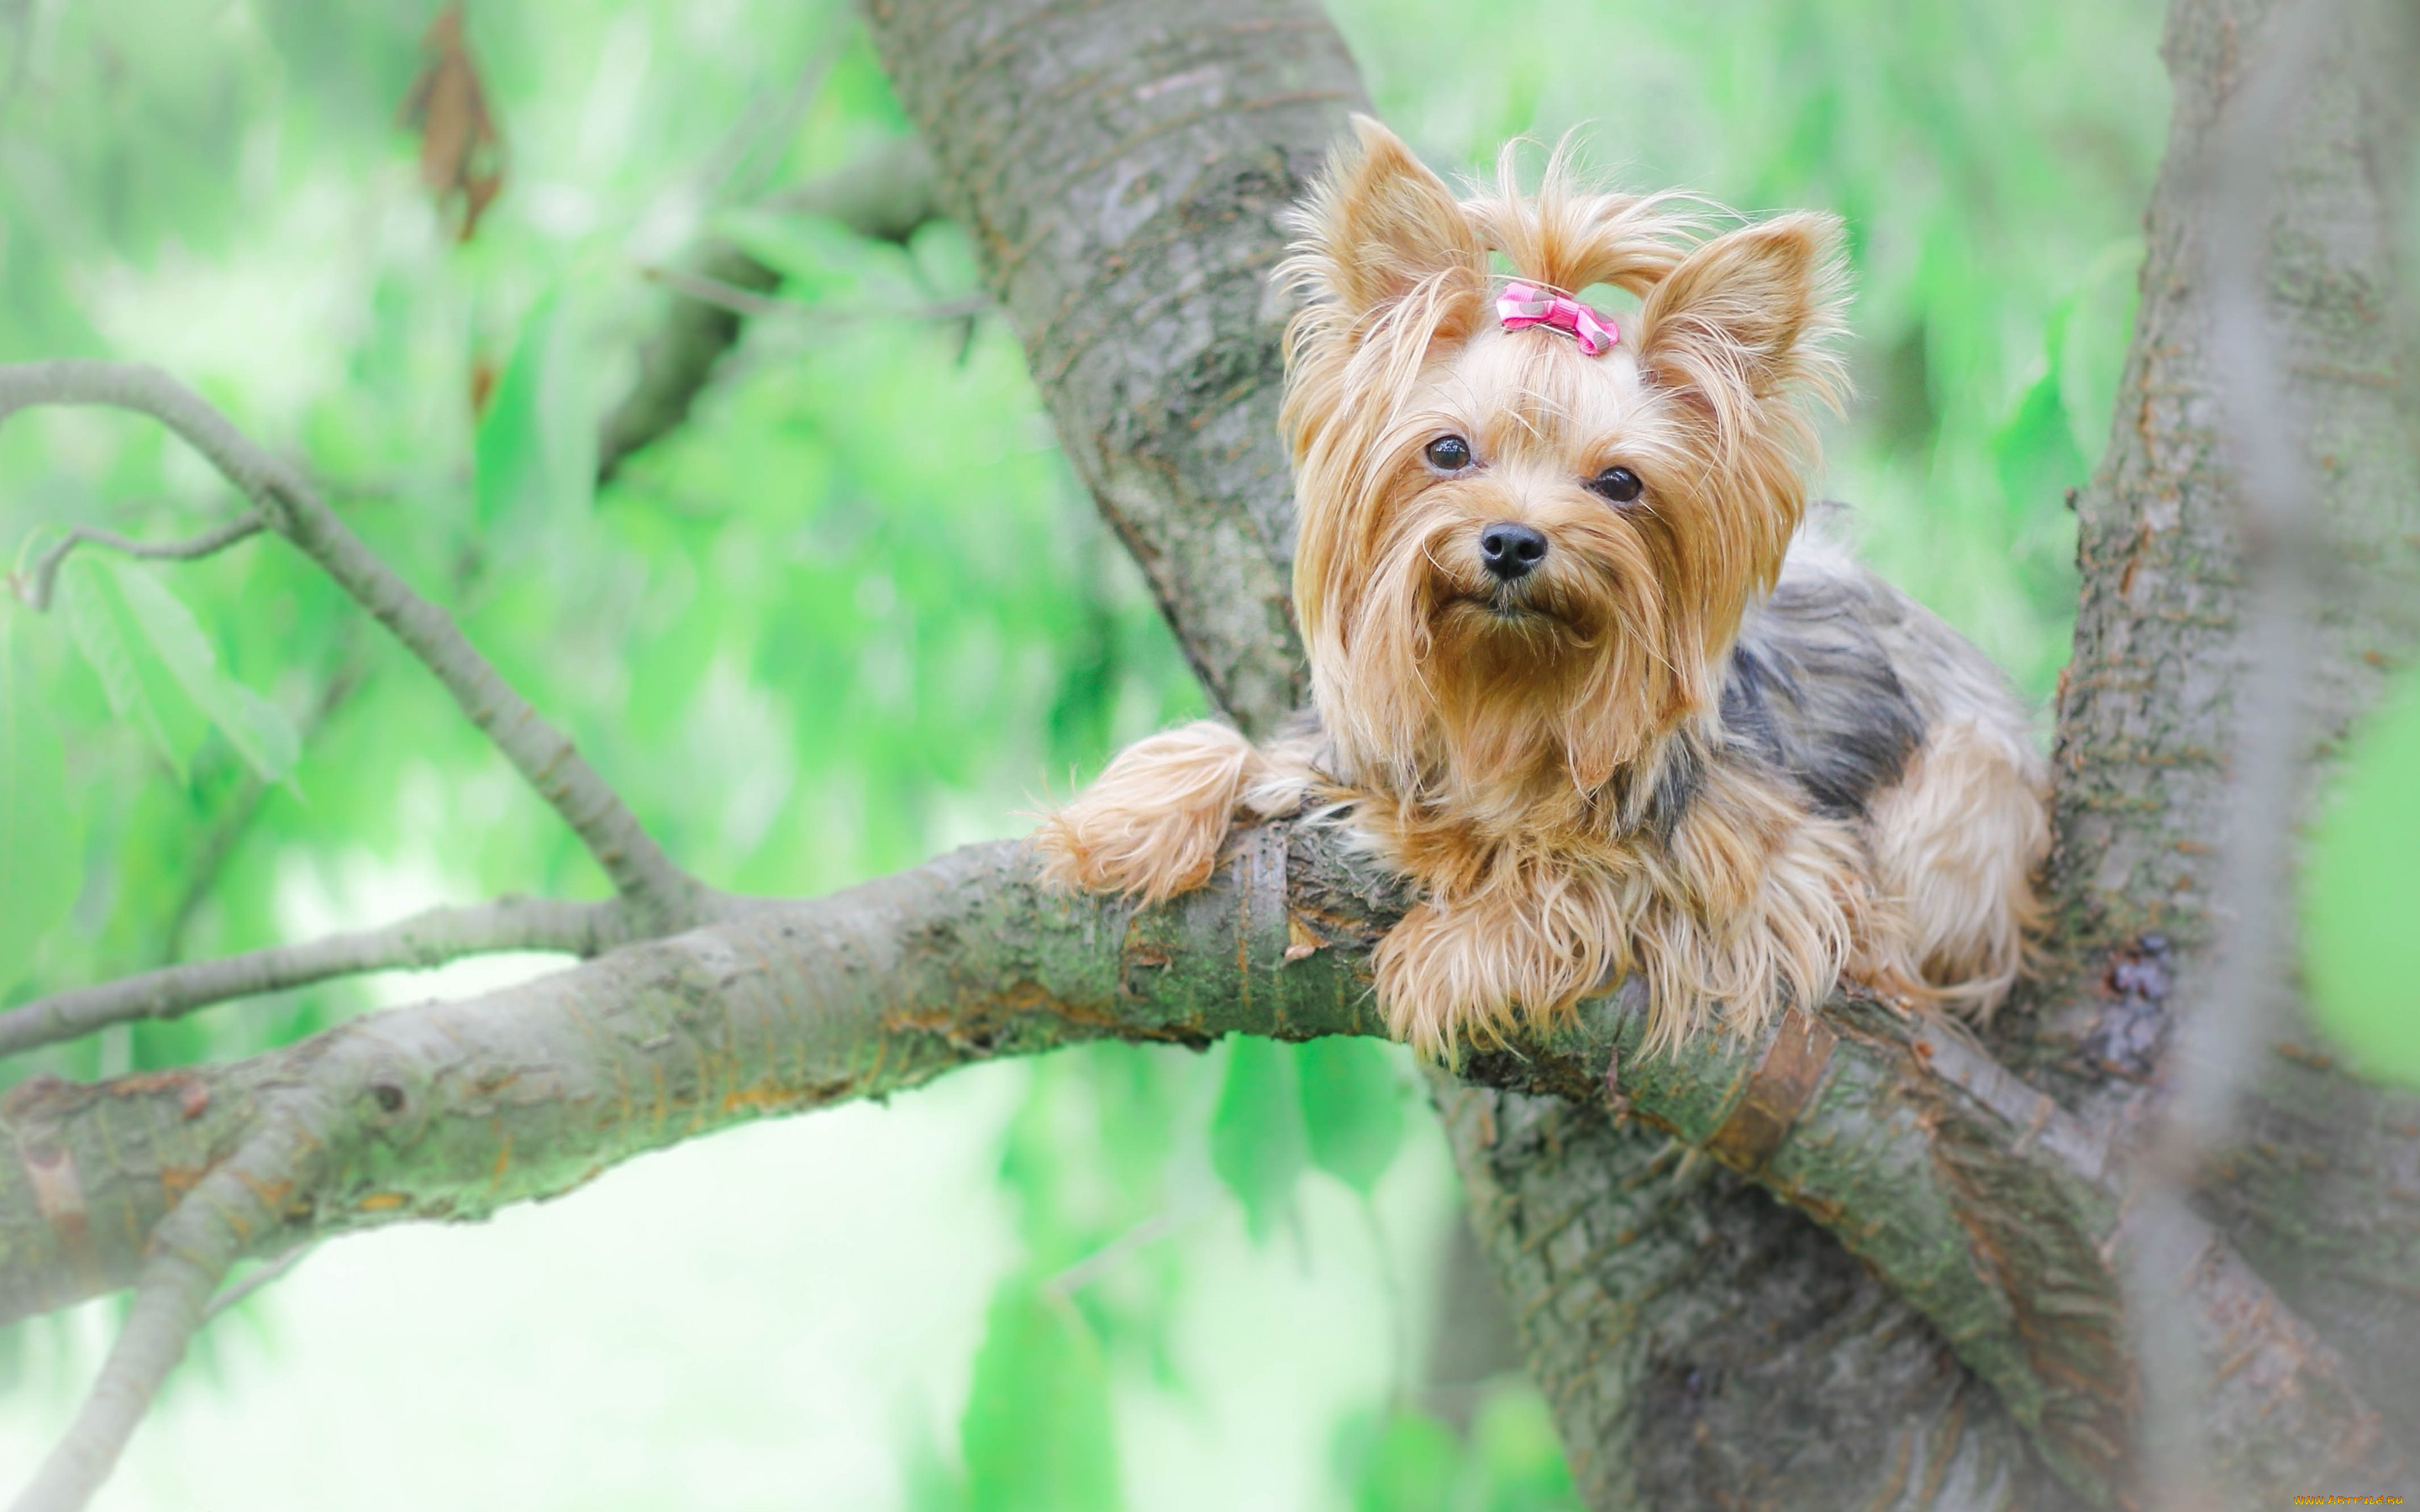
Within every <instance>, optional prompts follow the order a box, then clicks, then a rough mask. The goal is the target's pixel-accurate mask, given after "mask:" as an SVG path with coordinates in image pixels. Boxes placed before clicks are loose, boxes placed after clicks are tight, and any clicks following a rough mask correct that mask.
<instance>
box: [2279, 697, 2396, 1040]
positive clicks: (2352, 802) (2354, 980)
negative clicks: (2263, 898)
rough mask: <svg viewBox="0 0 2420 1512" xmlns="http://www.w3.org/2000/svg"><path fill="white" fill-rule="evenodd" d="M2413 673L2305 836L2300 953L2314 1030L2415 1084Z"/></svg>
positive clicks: (2364, 737)
mask: <svg viewBox="0 0 2420 1512" xmlns="http://www.w3.org/2000/svg"><path fill="white" fill-rule="evenodd" d="M2414 898H2420V666H2415V667H2413V668H2411V669H2408V670H2406V671H2404V672H2403V673H2402V675H2401V676H2400V677H2399V678H2398V679H2397V683H2396V686H2395V687H2394V689H2393V690H2392V691H2391V692H2390V693H2389V695H2388V696H2387V698H2386V700H2385V701H2384V702H2381V704H2380V706H2379V708H2378V710H2377V711H2376V712H2375V713H2374V714H2373V715H2372V716H2371V717H2370V720H2369V723H2368V725H2367V727H2366V729H2364V730H2363V731H2361V732H2360V733H2359V734H2358V735H2356V736H2355V738H2354V739H2353V741H2352V743H2351V745H2350V749H2349V751H2348V753H2347V756H2346V761H2345V765H2344V769H2343V772H2342V774H2341V775H2340V776H2339V777H2338V778H2337V779H2336V783H2335V793H2334V794H2333V795H2331V797H2330V799H2329V802H2328V803H2327V805H2326V808H2325V810H2323V812H2322V813H2321V815H2320V818H2319V825H2318V827H2317V828H2316V830H2315V831H2314V832H2313V834H2312V836H2311V848H2310V855H2309V860H2308V861H2307V863H2306V864H2305V866H2304V872H2303V917H2304V931H2303V949H2304V965H2305V972H2306V976H2307V980H2308V981H2309V983H2310V992H2311V998H2312V1002H2313V1004H2314V1005H2315V1007H2316V1009H2317V1014H2318V1019H2319V1026H2320V1027H2322V1028H2323V1029H2325V1030H2326V1031H2327V1032H2328V1034H2329V1035H2330V1036H2332V1037H2333V1038H2334V1039H2335V1040H2336V1041H2337V1042H2338V1043H2340V1044H2342V1045H2343V1047H2344V1048H2345V1049H2346V1050H2347V1051H2348V1052H2349V1053H2350V1055H2351V1057H2352V1058H2353V1060H2354V1062H2355V1063H2356V1064H2357V1065H2359V1066H2360V1067H2361V1068H2362V1069H2363V1070H2364V1071H2366V1072H2369V1073H2370V1074H2372V1075H2378V1076H2387V1077H2393V1078H2395V1079H2396V1080H2398V1081H2403V1082H2409V1083H2412V1084H2415V1085H2420V929H2414V928H2413V927H2412V901H2413V899H2414Z"/></svg>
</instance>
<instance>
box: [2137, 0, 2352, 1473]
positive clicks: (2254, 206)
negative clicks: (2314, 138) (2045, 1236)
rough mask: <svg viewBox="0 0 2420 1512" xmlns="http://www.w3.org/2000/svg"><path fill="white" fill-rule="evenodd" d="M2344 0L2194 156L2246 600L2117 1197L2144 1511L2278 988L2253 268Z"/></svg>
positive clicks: (2272, 731) (2303, 668) (2292, 684)
mask: <svg viewBox="0 0 2420 1512" xmlns="http://www.w3.org/2000/svg"><path fill="white" fill-rule="evenodd" d="M2351 9H2352V7H2351V6H2350V4H2349V3H2348V0H2288V3H2287V4H2285V5H2281V6H2280V7H2278V8H2277V9H2276V10H2275V11H2274V12H2273V14H2272V16H2271V19H2270V23H2269V25H2268V27H2267V30H2266V36H2265V37H2264V38H2263V39H2262V40H2261V43H2260V44H2259V46H2258V48H2257V51H2256V52H2255V54H2254V60H2253V62H2252V63H2251V65H2250V67H2249V68H2248V69H2246V72H2245V75H2244V77H2243V79H2242V82H2241V84H2240V85H2238V86H2237V88H2236V90H2235V93H2234V97H2233V98H2232V99H2231V100H2229V101H2228V102H2227V105H2226V110H2225V114H2224V115H2223V116H2222V117H2221V119H2220V121H2219V123H2218V125H2217V127H2216V129H2215V130H2214V131H2212V132H2211V137H2210V139H2209V145H2208V149H2207V150H2208V153H2209V156H2208V158H2207V160H2206V161H2205V163H2204V165H2203V177H2202V181H2201V196H2200V197H2201V200H2202V205H2201V207H2200V217H2199V221H2200V224H2199V225H2198V226H2197V227H2196V230H2197V231H2198V233H2199V235H2200V237H2201V243H2202V245H2201V252H2202V266H2203V270H2204V272H2205V274H2206V276H2207V278H2208V284H2209V299H2210V304H2211V333H2210V346H2209V353H2210V371H2211V377H2212V380H2213V382H2214V385H2215V387H2216V390H2217V398H2218V401H2219V408H2220V411H2221V413H2222V414H2223V415H2224V416H2225V417H2226V437H2225V441H2224V444H2225V446H2226V451H2227V452H2228V454H2229V459H2230V461H2231V462H2232V464H2233V468H2232V477H2231V489H2232V493H2233V496H2234V503H2235V507H2236V511H2237V529H2238V536H2239V539H2240V541H2241V544H2242V562H2243V575H2244V594H2243V612H2242V619H2241V622H2240V623H2241V625H2242V630H2241V639H2240V643H2239V657H2240V661H2241V664H2242V666H2243V667H2244V669H2245V672H2244V676H2243V681H2242V684H2241V685H2240V691H2239V693H2238V696H2237V700H2236V705H2235V710H2234V714H2235V748H2234V753H2233V762H2232V772H2233V776H2232V780H2231V782H2230V784H2229V787H2230V791H2229V793H2228V795H2227V800H2226V804H2225V805H2224V806H2223V809H2222V811H2223V812H2225V813H2226V815H2227V821H2228V833H2227V835H2226V841H2225V844H2224V846H2223V849H2222V852H2221V857H2220V861H2219V867H2218V874H2217V880H2216V884H2215V889H2214V894H2215V895H2214V899H2213V903H2214V905H2215V906H2214V907H2213V910H2212V913H2213V917H2214V918H2215V919H2216V920H2217V921H2218V923H2219V926H2220V929H2221V930H2222V932H2223V933H2222V934H2221V936H2220V939H2219V942H2218V943H2217V946H2216V949H2213V951H2212V952H2211V959H2210V960H2209V961H2208V963H2207V964H2206V968H2205V970H2204V971H2203V972H2201V973H2200V977H2201V980H2202V981H2203V982H2204V983H2205V984H2206V992H2205V994H2204V995H2203V998H2202V1001H2201V1003H2200V1005H2199V1007H2198V1008H2197V1009H2196V1011H2195V1013H2194V1015H2193V1016H2192V1017H2191V1018H2190V1019H2189V1020H2188V1021H2186V1023H2185V1024H2184V1026H2182V1028H2181V1030H2180V1036H2179V1039H2178V1041H2177V1044H2176V1048H2175V1050H2174V1051H2173V1052H2172V1053H2171V1055H2170V1057H2169V1061H2168V1065H2169V1072H2168V1087H2167V1093H2168V1096H2167V1101H2166V1103H2165V1106H2164V1108H2163V1109H2162V1111H2161V1114H2160V1117H2159V1121H2158V1124H2157V1126H2156V1128H2155V1130H2154V1132H2153V1133H2152V1134H2150V1136H2149V1139H2148V1141H2147V1143H2146V1145H2145V1148H2144V1149H2143V1152H2142V1154H2141V1156H2140V1158H2139V1160H2138V1163H2137V1166H2136V1170H2135V1174H2134V1178H2133V1191H2132V1194H2131V1196H2130V1199H2129V1202H2130V1209H2131V1211H2130V1212H2129V1215H2128V1218H2129V1227H2131V1228H2132V1229H2133V1232H2134V1234H2135V1236H2136V1238H2135V1240H2134V1242H2133V1243H2132V1244H2130V1245H2129V1246H2128V1249H2129V1251H2130V1256H2129V1263H2128V1265H2127V1272H2128V1275H2127V1279H2128V1291H2129V1293H2130V1298H2129V1301H2130V1308H2129V1310H2130V1312H2132V1313H2133V1317H2134V1319H2135V1330H2136V1334H2137V1339H2138V1343H2137V1351H2138V1355H2139V1358H2140V1361H2141V1367H2142V1372H2143V1381H2144V1388H2145V1391H2144V1396H2145V1402H2144V1415H2143V1433H2144V1440H2145V1443H2144V1456H2143V1462H2144V1465H2145V1468H2146V1470H2147V1472H2148V1475H2149V1478H2148V1480H2147V1482H2146V1488H2147V1489H2149V1491H2150V1492H2151V1493H2152V1495H2153V1496H2154V1497H2155V1498H2156V1501H2155V1504H2156V1505H2159V1506H2162V1507H2166V1508H2172V1509H2175V1512H2183V1509H2184V1508H2187V1507H2198V1506H2202V1505H2206V1504H2211V1501H2212V1492H2213V1490H2214V1488H2212V1487H2211V1486H2209V1485H2208V1484H2206V1483H2205V1481H2204V1480H2203V1477H2202V1473H2201V1467H2202V1466H2203V1465H2204V1464H2206V1463H2207V1462H2208V1448H2209V1446H2208V1444H2207V1443H2205V1442H2204V1440H2205V1438H2206V1436H2207V1429H2206V1427H2205V1426H2204V1424H2205V1412H2204V1398H2205V1396H2206V1395H2207V1393H2208V1391H2209V1389H2210V1385H2211V1381H2210V1379H2209V1377H2208V1374H2207V1371H2206V1368H2205V1365H2206V1361H2205V1359H2204V1356H2205V1354H2206V1352H2207V1351H2206V1350H2205V1349H2204V1347H2203V1342H2202V1341H2201V1340H2200V1339H2199V1337H2198V1336H2197V1330H2196V1328H2195V1319H2194V1317H2193V1316H2192V1313H2191V1311H2190V1309H2189V1308H2188V1306H2187V1305H2186V1303H2185V1295H2186V1291H2187V1288H2188V1285H2189V1282H2190V1278H2192V1277H2193V1276H2195V1274H2196V1273H2198V1271H2199V1269H2200V1267H2201V1266H2202V1264H2203V1263H2204V1260H2205V1257H2206V1256H2207V1255H2208V1254H2209V1252H2210V1244H2211V1236H2210V1234H2209V1232H2208V1230H2207V1229H2206V1228H2204V1227H2202V1226H2201V1225H2200V1223H2199V1221H2198V1220H2197V1219H2196V1218H2195V1216H2194V1214H2193V1211H2192V1209H2191V1206H2190V1204H2189V1202H2188V1200H2187V1193H2188V1192H2189V1191H2190V1190H2191V1187H2192V1185H2193V1183H2194V1181H2195V1176H2196V1173H2197V1172H2198V1170H2199V1168H2200V1166H2201V1165H2202V1163H2203V1161H2204V1160H2205V1158H2206V1157H2208V1156H2209V1155H2210V1154H2211V1152H2213V1151H2214V1150H2216V1149H2219V1148H2221V1147H2222V1146H2223V1145H2224V1143H2225V1142H2226V1132H2227V1126H2228V1124H2229V1122H2230V1121H2231V1114H2232V1111H2233V1108H2234V1105H2235V1101H2236V1098H2237V1096H2238V1094H2239V1093H2240V1091H2241V1090H2242V1086H2243V1084H2244V1083H2245V1081H2246V1080H2248V1079H2249V1077H2250V1075H2251V1073H2252V1069H2253V1061H2254V1060H2255V1059H2256V1058H2257V1054H2258V1049H2259V1046H2260V1044H2261V1042H2262V1041H2263V1038H2264V1028H2265V1026H2266V1023H2267V1021H2268V1019H2269V1017H2270V1015H2271V1012H2272V1011H2273V1007H2274V1005H2275V1004H2276V1002H2277V999H2278V997H2279V995H2280V994H2281V992H2282V990H2283V983H2282V981H2281V980H2280V969H2279V967H2280V949H2279V945H2280V940H2281V936H2282V923H2281V920H2282V919H2283V918H2284V917H2285V916H2286V915H2287V913H2288V910H2289V908H2290V902H2289V895H2288V872H2289V870H2290V861H2291V847H2292V836H2293V829H2294V824H2295V821H2296V818H2297V816H2298V815H2299V813H2300V811H2301V803H2300V801H2299V800H2300V793H2301V784H2300V781H2299V778H2300V774H2301V770H2302V766H2303V757H2304V749H2305V746H2306V743H2307V733H2306V731H2305V729H2304V719H2303V717H2302V708H2303V691H2304V686H2305V685H2306V683H2307V682H2308V680H2309V679H2310V677H2311V675H2312V671H2313V659H2314V652H2315V649H2316V648H2315V645H2314V637H2313V633H2312V627H2311V625H2310V609H2311V606H2312V604H2313V603H2314V602H2315V601H2316V598H2317V594H2318V592H2319V574H2320V571H2321V568H2322V553H2323V543H2322V540H2321V532H2320V528H2319V525H2320V516H2319V503H2318V496H2317V492H2316V490H2315V488H2314V486H2313V480H2312V478H2311V475H2310V472H2309V470H2308V469H2307V468H2306V467H2305V465H2304V459H2303V457H2302V455H2301V453H2300V449H2299V441H2298V437H2297V432H2296V429H2295V426H2294V418H2295V417H2294V414H2293V410H2292V407H2291V405H2290V403H2289V400H2288V394H2287V392H2286V386H2285V382H2284V375H2285V373H2286V371H2287V363H2288V357H2287V355H2286V353H2285V351H2284V348H2283V345H2282V343H2281V342H2280V341H2279V340H2278V337H2277V333H2276V332H2275V330H2274V326H2273V313H2272V309H2271V301H2270V299H2269V297H2268V291H2267V288H2266V287H2265V285H2264V283H2263V273H2264V270H2265V269H2266V267H2267V264H2268V258H2269V255H2270V251H2271V248H2272V244H2273V228H2274V226H2275V224H2276V218H2277V215H2278V209H2279V193H2278V187H2279V175H2280V170H2281V168H2282V166H2283V157H2284V153H2285V150H2286V147H2287V145H2288V142H2290V141H2291V140H2292V139H2293V128H2294V125H2295V122H2296V116H2297V107H2299V106H2300V105H2302V104H2303V103H2304V101H2307V100H2309V99H2311V98H2312V95H2313V93H2314V92H2315V90H2316V89H2317V88H2318V86H2319V84H2320V83H2321V81H2320V79H2319V69H2320V65H2321V60H2322V56H2323V54H2324V53H2325V51H2326V49H2327V48H2328V46H2329V44H2330V43H2331V42H2332V41H2333V40H2335V39H2337V38H2339V37H2341V36H2342V35H2343V26H2344V23H2345V22H2346V21H2347V20H2348V19H2349V17H2350V13H2351Z"/></svg>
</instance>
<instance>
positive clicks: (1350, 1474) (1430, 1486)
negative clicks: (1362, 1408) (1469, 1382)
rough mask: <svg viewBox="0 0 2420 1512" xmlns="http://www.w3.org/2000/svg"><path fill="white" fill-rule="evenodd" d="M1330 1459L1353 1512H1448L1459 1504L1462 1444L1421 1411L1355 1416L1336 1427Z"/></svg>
mask: <svg viewBox="0 0 2420 1512" xmlns="http://www.w3.org/2000/svg"><path fill="white" fill-rule="evenodd" d="M1335 1460H1336V1468H1337V1472H1338V1474H1339V1476H1340V1477H1341V1478H1342V1481H1343V1482H1344V1487H1345V1489H1346V1492H1347V1494H1348V1495H1349V1496H1350V1498H1351V1505H1352V1507H1353V1512H1447V1509H1448V1508H1450V1507H1452V1506H1455V1505H1456V1504H1458V1503H1459V1502H1460V1500H1461V1499H1460V1498H1459V1497H1457V1496H1456V1495H1455V1494H1454V1493H1455V1491H1456V1490H1457V1489H1458V1488H1459V1483H1460V1482H1461V1480H1462V1478H1463V1454H1462V1445H1461V1443H1459V1442H1458V1441H1457V1440H1456V1439H1455V1438H1454V1433H1453V1429H1451V1428H1450V1427H1446V1426H1445V1425H1444V1424H1443V1423H1440V1422H1438V1421H1437V1420H1436V1419H1435V1418H1433V1417H1430V1416H1428V1415H1427V1414H1426V1413H1423V1412H1388V1413H1384V1414H1380V1413H1375V1412H1363V1413H1357V1414H1355V1415H1354V1416H1353V1417H1350V1418H1348V1419H1346V1420H1345V1422H1344V1423H1343V1424H1342V1426H1341V1427H1339V1430H1338V1433H1337V1439H1336V1448H1335Z"/></svg>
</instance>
